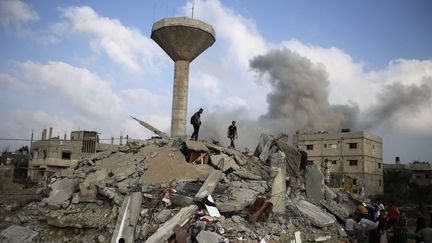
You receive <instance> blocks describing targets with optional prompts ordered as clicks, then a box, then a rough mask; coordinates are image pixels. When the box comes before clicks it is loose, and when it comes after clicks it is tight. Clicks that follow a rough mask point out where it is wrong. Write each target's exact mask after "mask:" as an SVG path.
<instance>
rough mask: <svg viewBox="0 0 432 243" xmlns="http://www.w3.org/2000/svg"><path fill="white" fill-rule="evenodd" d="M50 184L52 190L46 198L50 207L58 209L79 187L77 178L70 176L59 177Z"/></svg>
mask: <svg viewBox="0 0 432 243" xmlns="http://www.w3.org/2000/svg"><path fill="white" fill-rule="evenodd" d="M50 186H51V189H52V191H51V192H50V195H49V197H48V198H47V200H46V201H47V204H48V207H49V208H51V209H58V208H60V207H61V205H62V203H63V202H64V201H66V200H69V199H70V198H71V197H72V194H73V193H74V192H75V190H76V187H77V180H75V179H69V178H63V179H58V180H56V181H55V182H54V183H52V184H51V185H50Z"/></svg>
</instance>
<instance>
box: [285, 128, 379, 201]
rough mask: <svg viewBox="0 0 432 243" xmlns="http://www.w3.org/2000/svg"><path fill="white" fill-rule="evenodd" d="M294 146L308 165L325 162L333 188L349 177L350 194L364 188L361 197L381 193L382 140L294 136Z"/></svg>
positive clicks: (358, 135)
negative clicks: (305, 156) (304, 157)
mask: <svg viewBox="0 0 432 243" xmlns="http://www.w3.org/2000/svg"><path fill="white" fill-rule="evenodd" d="M294 145H295V146H297V148H298V149H301V150H303V151H305V152H306V153H307V155H308V162H309V163H313V164H317V165H321V164H322V163H323V162H324V161H325V160H328V166H329V170H330V175H331V181H332V182H333V183H332V184H333V185H335V184H338V183H340V181H342V178H345V176H349V177H350V178H351V179H352V180H351V182H352V184H353V185H352V188H353V189H354V191H358V192H360V191H361V188H362V187H363V186H364V189H365V195H377V194H382V193H383V191H384V187H383V151H382V138H380V137H378V136H375V135H373V134H370V133H368V132H349V131H344V132H341V133H327V132H318V133H312V134H311V133H297V134H295V135H294ZM335 181H336V182H335ZM338 181H339V182H338ZM336 186H340V185H336Z"/></svg>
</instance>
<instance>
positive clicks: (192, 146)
mask: <svg viewBox="0 0 432 243" xmlns="http://www.w3.org/2000/svg"><path fill="white" fill-rule="evenodd" d="M185 145H186V147H187V148H188V149H189V150H192V151H196V152H205V153H208V152H210V151H209V149H208V148H207V146H205V144H204V143H202V142H200V141H196V140H186V141H185Z"/></svg>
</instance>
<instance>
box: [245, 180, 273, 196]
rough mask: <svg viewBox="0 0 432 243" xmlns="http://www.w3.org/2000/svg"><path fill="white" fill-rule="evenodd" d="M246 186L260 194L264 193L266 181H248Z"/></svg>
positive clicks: (266, 186) (266, 187)
mask: <svg viewBox="0 0 432 243" xmlns="http://www.w3.org/2000/svg"><path fill="white" fill-rule="evenodd" d="M248 187H249V189H251V190H254V191H256V192H259V193H261V194H263V193H265V192H266V191H267V189H268V185H267V182H266V181H249V182H248Z"/></svg>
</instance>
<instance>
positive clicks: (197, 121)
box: [190, 108, 204, 140]
mask: <svg viewBox="0 0 432 243" xmlns="http://www.w3.org/2000/svg"><path fill="white" fill-rule="evenodd" d="M203 111H204V110H203V108H200V109H199V111H197V112H195V114H194V115H193V116H192V117H191V121H190V122H191V124H192V126H193V128H194V132H193V133H192V137H191V139H195V140H198V132H199V128H200V126H201V113H202V112H203Z"/></svg>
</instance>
